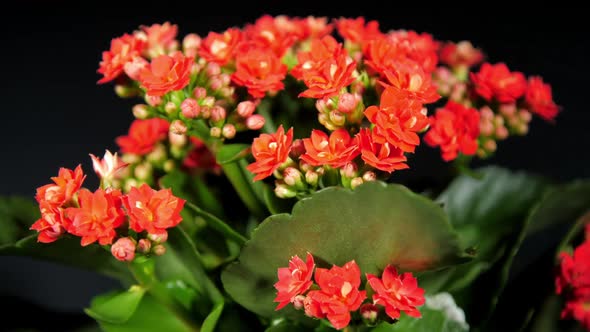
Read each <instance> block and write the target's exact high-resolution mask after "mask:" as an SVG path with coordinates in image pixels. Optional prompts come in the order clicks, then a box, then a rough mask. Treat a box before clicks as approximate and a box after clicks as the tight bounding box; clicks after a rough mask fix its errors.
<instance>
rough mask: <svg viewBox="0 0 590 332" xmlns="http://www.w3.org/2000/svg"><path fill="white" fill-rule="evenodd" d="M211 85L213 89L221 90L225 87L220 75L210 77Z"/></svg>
mask: <svg viewBox="0 0 590 332" xmlns="http://www.w3.org/2000/svg"><path fill="white" fill-rule="evenodd" d="M209 87H210V88H211V89H212V90H219V89H221V88H222V87H223V81H222V80H221V78H219V76H213V77H211V78H210V79H209Z"/></svg>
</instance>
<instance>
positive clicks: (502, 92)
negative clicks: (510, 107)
mask: <svg viewBox="0 0 590 332" xmlns="http://www.w3.org/2000/svg"><path fill="white" fill-rule="evenodd" d="M470 77H471V81H472V82H473V86H474V88H475V92H476V93H477V94H478V95H479V96H481V97H482V98H484V99H485V100H487V101H491V100H492V99H496V100H497V101H499V102H501V103H506V104H509V103H513V102H515V101H516V100H517V99H518V98H520V97H522V96H523V95H524V93H525V91H526V89H527V82H526V79H525V77H524V75H523V74H522V73H520V72H511V71H510V70H509V69H508V67H507V66H506V64H504V63H498V64H495V65H491V64H489V63H487V62H486V63H484V64H483V65H482V66H481V68H480V70H479V72H477V73H470Z"/></svg>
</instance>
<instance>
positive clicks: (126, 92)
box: [115, 84, 136, 98]
mask: <svg viewBox="0 0 590 332" xmlns="http://www.w3.org/2000/svg"><path fill="white" fill-rule="evenodd" d="M115 93H116V94H117V96H119V97H121V98H129V97H133V96H135V95H136V93H135V90H134V89H133V88H132V87H130V86H127V85H122V84H117V85H115Z"/></svg>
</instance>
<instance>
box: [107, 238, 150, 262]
mask: <svg viewBox="0 0 590 332" xmlns="http://www.w3.org/2000/svg"><path fill="white" fill-rule="evenodd" d="M148 243H149V242H148ZM111 253H112V254H113V257H115V258H116V259H117V260H120V261H121V262H131V261H132V260H133V259H134V258H135V241H134V240H133V239H132V238H130V237H122V238H120V239H118V240H117V241H116V242H115V243H113V246H112V247H111Z"/></svg>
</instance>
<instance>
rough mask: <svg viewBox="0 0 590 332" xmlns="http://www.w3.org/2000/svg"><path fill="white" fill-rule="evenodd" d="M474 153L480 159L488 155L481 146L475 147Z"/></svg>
mask: <svg viewBox="0 0 590 332" xmlns="http://www.w3.org/2000/svg"><path fill="white" fill-rule="evenodd" d="M476 154H477V156H478V157H479V158H482V159H483V158H485V157H487V156H488V153H487V152H486V150H484V149H483V148H479V149H477V152H476Z"/></svg>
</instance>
